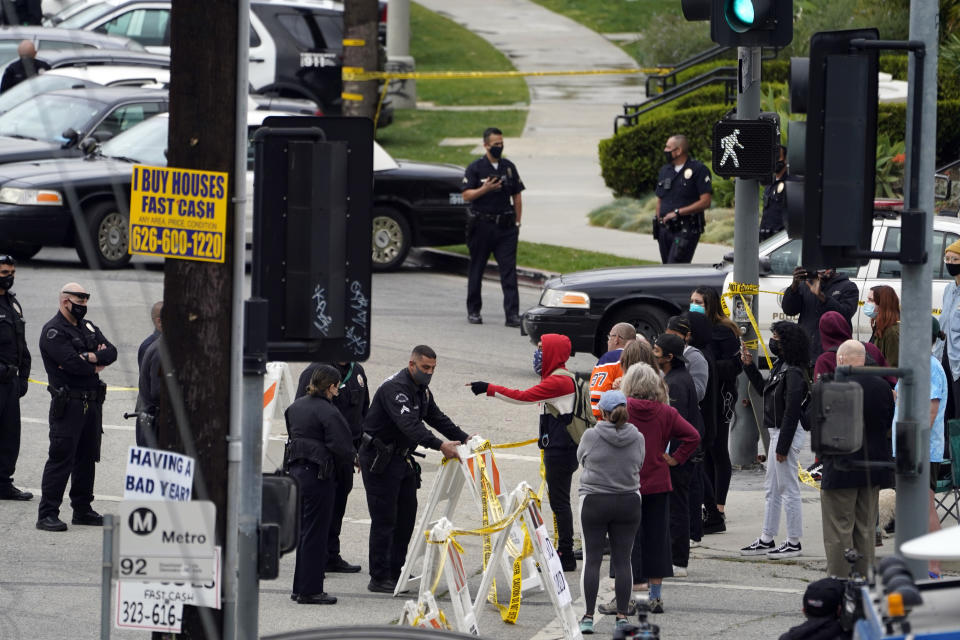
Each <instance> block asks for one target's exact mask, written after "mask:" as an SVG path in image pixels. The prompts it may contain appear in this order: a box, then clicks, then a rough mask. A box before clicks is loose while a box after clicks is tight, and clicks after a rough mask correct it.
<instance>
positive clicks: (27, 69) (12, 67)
mask: <svg viewBox="0 0 960 640" xmlns="http://www.w3.org/2000/svg"><path fill="white" fill-rule="evenodd" d="M48 69H50V65H49V64H47V63H46V62H44V61H43V60H37V59H36V58H18V59H16V60H14V61H13V62H11V63H10V64H9V65H7V68H6V70H5V71H4V72H3V77H2V78H0V93H3V92H4V91H6V90H7V89H12V88H13V87H15V86H17V85H18V84H20V83H21V82H23V81H24V80H26V79H27V78H31V77H33V76H35V75H37V74H38V73H40V71H47V70H48Z"/></svg>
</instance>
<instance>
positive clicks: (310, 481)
mask: <svg viewBox="0 0 960 640" xmlns="http://www.w3.org/2000/svg"><path fill="white" fill-rule="evenodd" d="M284 418H286V421H287V435H288V436H289V440H288V441H287V447H286V450H285V452H284V456H283V466H284V469H286V470H287V472H288V473H289V474H290V475H291V476H293V477H294V478H296V480H297V483H298V484H299V485H300V542H299V544H298V545H297V565H296V569H295V570H294V572H293V593H294V594H297V595H300V596H311V595H317V594H320V593H323V578H324V571H325V570H326V566H327V539H328V536H329V534H330V531H329V529H330V519H331V517H332V515H333V502H334V497H335V496H336V480H335V475H336V469H337V467H342V466H350V465H352V464H353V458H354V455H355V453H354V448H353V442H352V441H351V436H350V427H349V425H347V421H346V420H344V418H343V416H342V415H341V414H340V411H339V410H338V409H337V408H336V407H334V406H333V403H331V402H330V401H329V400H327V399H326V397H323V396H304V397H302V398H299V399H298V400H295V401H294V403H293V404H291V405H290V406H289V407H287V410H286V412H284Z"/></svg>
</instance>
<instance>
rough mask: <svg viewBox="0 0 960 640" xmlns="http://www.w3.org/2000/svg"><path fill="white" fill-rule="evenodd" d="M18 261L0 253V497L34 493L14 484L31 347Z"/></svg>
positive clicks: (24, 497)
mask: <svg viewBox="0 0 960 640" xmlns="http://www.w3.org/2000/svg"><path fill="white" fill-rule="evenodd" d="M16 272H17V262H16V261H15V260H14V259H13V258H12V257H11V256H8V255H0V500H30V499H31V498H33V494H32V493H30V492H29V491H21V490H20V489H17V488H16V487H15V486H13V472H14V470H15V469H16V466H17V458H18V457H19V456H20V398H22V397H23V396H24V394H26V393H27V385H28V382H27V378H29V377H30V351H28V350H27V340H26V337H25V328H26V323H25V322H24V320H23V309H21V308H20V303H19V302H17V297H16V296H15V295H13V292H12V291H10V289H11V287H13V278H14V274H15V273H16Z"/></svg>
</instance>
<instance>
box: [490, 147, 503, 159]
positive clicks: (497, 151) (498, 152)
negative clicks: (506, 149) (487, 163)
mask: <svg viewBox="0 0 960 640" xmlns="http://www.w3.org/2000/svg"><path fill="white" fill-rule="evenodd" d="M490 155H492V156H493V157H494V158H496V159H498V160H499V159H500V156H502V155H503V147H499V146H497V147H490Z"/></svg>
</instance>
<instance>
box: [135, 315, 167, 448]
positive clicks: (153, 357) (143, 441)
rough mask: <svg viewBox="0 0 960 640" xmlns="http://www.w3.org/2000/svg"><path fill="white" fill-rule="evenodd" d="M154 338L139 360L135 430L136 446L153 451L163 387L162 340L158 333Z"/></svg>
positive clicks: (155, 442)
mask: <svg viewBox="0 0 960 640" xmlns="http://www.w3.org/2000/svg"><path fill="white" fill-rule="evenodd" d="M156 336H157V338H155V339H153V340H151V341H150V344H149V345H148V346H147V348H146V349H145V350H144V353H143V357H142V358H140V381H139V384H138V385H137V428H136V439H137V446H138V447H152V448H154V449H155V448H157V430H156V415H157V411H158V410H159V409H160V388H161V386H162V385H163V376H162V373H161V370H160V349H161V348H162V345H163V338H162V334H160V333H157V334H156ZM148 340H149V338H148ZM141 346H142V345H141Z"/></svg>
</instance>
